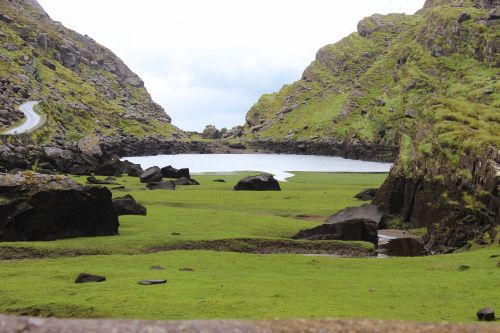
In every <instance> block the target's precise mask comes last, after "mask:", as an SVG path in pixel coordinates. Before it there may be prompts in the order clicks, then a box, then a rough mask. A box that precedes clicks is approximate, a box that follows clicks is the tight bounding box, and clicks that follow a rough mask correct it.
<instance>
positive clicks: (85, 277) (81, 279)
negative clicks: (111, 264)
mask: <svg viewBox="0 0 500 333" xmlns="http://www.w3.org/2000/svg"><path fill="white" fill-rule="evenodd" d="M103 281H106V278H105V277H104V276H99V275H93V274H88V273H80V274H78V276H77V277H76V280H75V283H89V282H103Z"/></svg>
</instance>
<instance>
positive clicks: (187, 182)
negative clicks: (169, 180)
mask: <svg viewBox="0 0 500 333" xmlns="http://www.w3.org/2000/svg"><path fill="white" fill-rule="evenodd" d="M174 183H175V185H180V186H190V185H200V183H198V182H197V181H196V180H194V179H191V178H184V177H183V178H179V179H176V180H175V181H174Z"/></svg>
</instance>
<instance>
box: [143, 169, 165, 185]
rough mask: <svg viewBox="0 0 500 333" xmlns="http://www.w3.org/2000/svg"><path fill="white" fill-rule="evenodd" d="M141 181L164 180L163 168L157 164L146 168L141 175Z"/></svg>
mask: <svg viewBox="0 0 500 333" xmlns="http://www.w3.org/2000/svg"><path fill="white" fill-rule="evenodd" d="M139 178H140V179H141V183H155V182H159V181H161V180H162V178H163V175H162V173H161V169H160V168H158V167H157V166H154V167H151V168H148V169H146V170H145V171H144V172H143V173H142V174H141V175H140V176H139Z"/></svg>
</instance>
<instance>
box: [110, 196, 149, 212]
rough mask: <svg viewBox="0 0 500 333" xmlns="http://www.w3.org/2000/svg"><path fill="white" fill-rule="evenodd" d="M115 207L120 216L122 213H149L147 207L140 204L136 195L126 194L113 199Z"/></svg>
mask: <svg viewBox="0 0 500 333" xmlns="http://www.w3.org/2000/svg"><path fill="white" fill-rule="evenodd" d="M113 208H114V209H115V212H116V214H118V216H122V215H143V216H145V215H146V214H147V210H146V207H144V206H143V205H140V204H138V203H137V202H136V201H135V199H134V197H132V196H131V195H128V194H127V195H126V196H124V197H119V198H115V199H113Z"/></svg>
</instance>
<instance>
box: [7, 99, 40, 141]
mask: <svg viewBox="0 0 500 333" xmlns="http://www.w3.org/2000/svg"><path fill="white" fill-rule="evenodd" d="M38 103H39V102H35V101H29V102H26V103H24V104H22V105H21V106H20V107H19V110H21V112H22V113H24V117H25V121H24V122H23V123H22V124H21V125H19V126H17V127H14V128H11V129H9V130H7V131H5V132H4V133H3V134H4V135H15V134H23V133H27V132H31V131H33V130H34V129H36V128H37V127H38V125H40V122H41V121H42V117H40V115H39V114H38V113H36V112H35V110H33V108H34V107H35V106H36V105H37V104H38Z"/></svg>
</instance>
